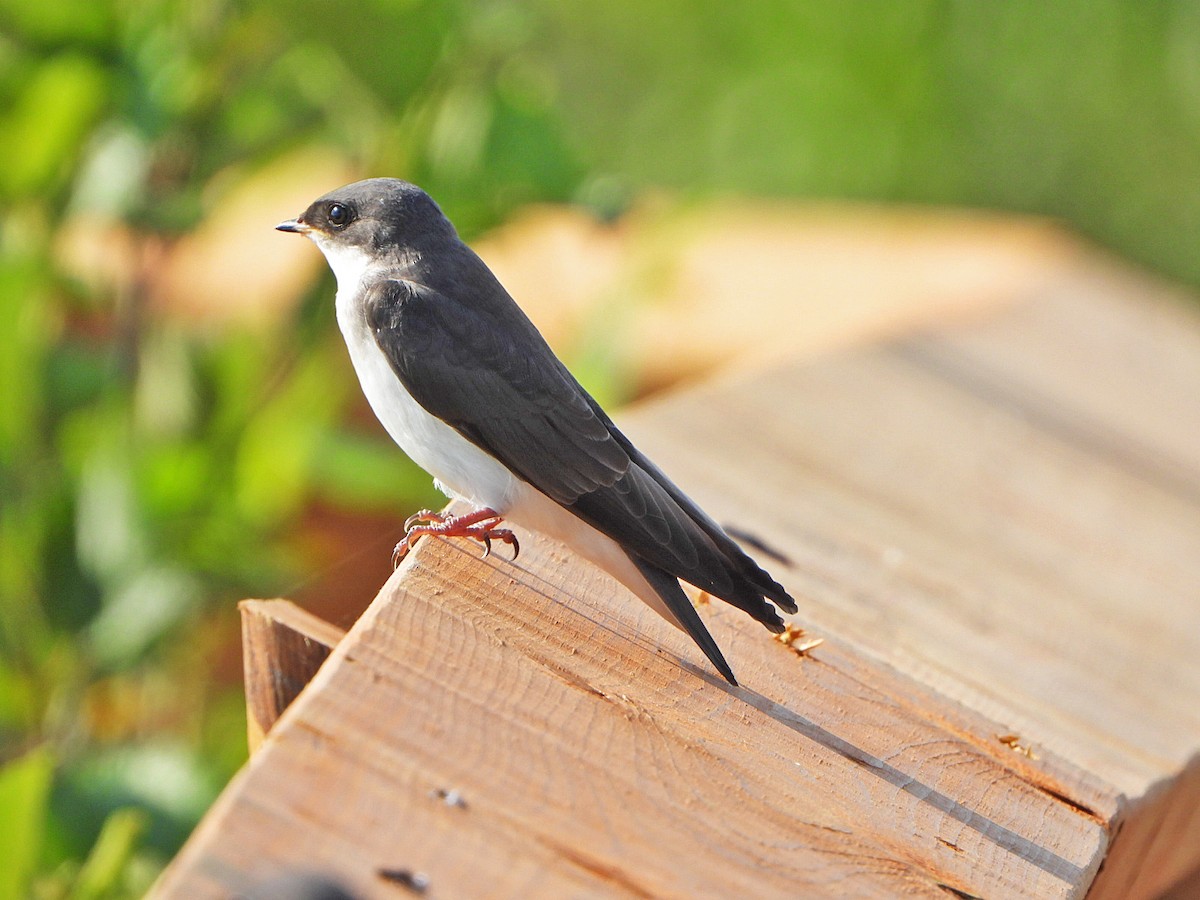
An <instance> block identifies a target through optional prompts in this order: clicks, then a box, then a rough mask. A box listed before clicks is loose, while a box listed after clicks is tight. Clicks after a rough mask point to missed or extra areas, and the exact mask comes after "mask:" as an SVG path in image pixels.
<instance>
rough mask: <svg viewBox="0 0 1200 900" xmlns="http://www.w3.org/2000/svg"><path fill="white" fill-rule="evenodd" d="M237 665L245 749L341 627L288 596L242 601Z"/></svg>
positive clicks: (257, 741)
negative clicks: (241, 672) (239, 665)
mask: <svg viewBox="0 0 1200 900" xmlns="http://www.w3.org/2000/svg"><path fill="white" fill-rule="evenodd" d="M238 609H239V610H240V611H241V614H242V666H243V669H244V671H245V682H246V738H247V742H248V743H249V745H250V752H251V753H254V752H255V751H256V750H257V749H258V748H259V745H261V744H262V740H263V737H264V736H265V735H266V733H267V732H268V731H270V730H271V727H272V726H273V725H274V724H275V722H276V720H277V719H278V718H279V717H280V716H281V715H282V714H283V711H284V710H285V709H287V708H288V706H289V705H290V704H291V702H292V701H293V700H295V699H296V696H297V695H298V694H299V693H300V691H301V690H303V689H304V686H305V685H306V684H308V682H309V681H310V680H311V679H312V677H313V675H315V674H316V673H317V670H318V669H319V668H321V664H322V663H324V662H325V660H326V659H328V658H329V654H330V653H332V652H333V648H334V647H336V646H337V645H338V641H340V640H341V639H342V638H343V637H344V636H345V634H346V633H345V632H344V631H343V630H342V629H340V628H338V627H337V626H335V625H330V624H329V623H328V622H325V621H324V620H322V619H318V618H317V617H316V616H314V615H312V614H311V613H309V612H306V611H305V610H303V609H301V608H300V607H298V606H296V604H294V603H292V602H291V601H290V600H243V601H242V602H241V603H239V604H238Z"/></svg>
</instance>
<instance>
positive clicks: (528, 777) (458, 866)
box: [156, 535, 1117, 897]
mask: <svg viewBox="0 0 1200 900" xmlns="http://www.w3.org/2000/svg"><path fill="white" fill-rule="evenodd" d="M522 537H523V538H526V540H524V541H523V545H525V546H526V547H527V549H526V550H525V551H524V552H523V553H522V556H521V558H520V560H519V561H518V563H517V564H515V565H512V564H508V563H505V562H503V561H501V560H498V559H495V558H493V559H489V560H486V561H480V560H478V559H477V558H476V557H475V555H474V553H473V552H471V551H469V550H468V549H467V548H464V547H462V546H460V545H452V544H448V543H446V542H442V541H436V542H431V543H428V544H426V545H423V546H422V547H421V549H420V550H419V551H418V552H417V553H415V554H414V555H413V557H412V558H411V561H410V562H406V564H405V566H404V567H402V569H401V571H400V572H398V573H397V575H396V576H395V577H394V578H393V579H392V580H391V581H390V582H389V583H388V585H387V587H386V588H385V591H384V593H383V594H381V596H380V598H379V600H378V601H377V602H376V603H375V604H373V605H372V607H371V609H370V611H368V613H367V614H366V615H365V616H364V617H363V619H362V620H360V622H359V623H358V624H357V625H356V626H355V627H354V628H353V629H352V630H351V632H350V633H349V634H348V636H347V638H346V639H345V640H344V641H343V642H342V644H341V645H340V646H339V647H338V649H337V651H336V652H335V654H334V656H333V657H332V658H331V660H330V664H329V665H328V666H326V667H325V668H323V669H322V671H321V672H320V673H319V674H318V676H317V679H316V680H315V681H314V683H313V689H312V690H310V691H308V692H306V693H305V694H304V695H303V696H302V697H301V698H300V699H299V700H298V701H297V702H296V704H295V705H294V706H293V707H292V708H291V709H290V710H289V711H288V712H287V713H286V714H285V715H284V718H283V719H282V720H281V722H280V723H279V725H278V726H277V728H276V731H275V732H274V733H273V735H272V739H271V740H270V741H269V742H268V743H267V744H266V745H265V746H264V747H263V749H262V750H261V751H260V753H259V754H258V755H257V756H256V757H255V758H254V760H253V761H252V763H251V765H250V767H249V768H248V770H247V771H246V772H245V773H243V775H242V776H241V777H240V778H239V780H238V781H237V782H235V784H234V785H233V786H232V787H231V789H230V791H229V792H227V794H226V796H225V797H224V798H223V800H222V805H221V807H220V808H218V809H216V810H214V812H213V813H212V814H211V815H210V816H209V818H208V819H207V820H206V824H205V825H204V826H203V827H202V829H201V831H200V832H198V833H197V835H196V836H195V837H194V838H193V840H192V841H191V842H190V843H189V847H188V848H187V850H185V852H184V854H183V855H182V856H181V857H180V858H179V860H177V862H176V864H175V866H174V867H173V869H172V871H171V872H170V873H169V874H168V876H167V877H166V878H165V879H164V881H163V882H162V883H161V884H160V886H159V889H158V891H157V892H156V894H157V895H158V896H166V897H169V896H188V897H221V896H227V895H228V894H229V893H231V892H235V893H236V892H238V891H241V890H246V889H248V886H249V885H252V884H253V883H256V882H257V881H258V880H261V879H265V878H270V877H273V876H275V875H278V874H279V869H280V867H281V866H285V865H289V864H290V865H293V866H299V865H301V864H303V865H304V866H305V867H306V869H308V870H314V869H315V870H317V871H322V872H327V873H330V874H332V875H334V876H335V877H337V878H338V879H339V880H340V881H341V882H342V883H343V884H345V885H346V886H347V887H348V888H349V889H350V890H351V891H353V892H354V893H355V894H356V895H359V896H385V895H386V893H385V891H384V890H383V886H382V885H381V884H380V882H379V880H378V877H377V875H376V872H377V870H378V869H379V868H381V867H391V868H406V869H409V870H411V871H419V872H422V873H425V874H427V875H428V877H429V878H430V883H431V890H436V892H437V894H438V895H439V896H451V897H452V896H464V897H466V896H479V895H480V894H483V893H487V894H490V895H493V896H564V895H566V894H571V893H578V892H580V891H583V892H585V893H602V894H613V895H633V896H683V895H687V896H795V895H796V893H797V892H799V893H801V894H803V893H806V892H808V893H811V892H813V891H817V890H819V889H821V888H822V887H824V888H828V887H829V886H830V885H834V884H836V885H838V886H839V887H838V890H839V893H840V894H841V895H842V896H894V895H895V892H896V891H897V889H902V890H903V891H904V892H905V893H907V894H911V895H913V896H930V897H945V896H947V889H952V890H954V891H962V892H965V893H967V894H976V895H985V896H1002V895H1011V894H1013V893H1015V892H1017V891H1019V890H1026V889H1033V890H1035V891H1036V892H1037V893H1038V894H1039V895H1040V896H1045V897H1071V896H1080V895H1081V891H1082V887H1083V886H1084V885H1086V884H1087V883H1088V882H1090V880H1091V878H1092V876H1093V875H1094V872H1095V870H1096V867H1097V866H1098V865H1099V862H1100V860H1101V859H1102V858H1103V855H1104V852H1105V849H1106V846H1107V833H1108V832H1107V829H1108V826H1109V823H1111V821H1112V819H1113V817H1114V816H1115V815H1116V812H1117V801H1116V797H1115V795H1114V794H1113V793H1112V792H1111V791H1109V790H1107V789H1106V788H1105V787H1104V786H1102V785H1100V784H1098V783H1097V782H1096V781H1095V780H1094V779H1091V778H1090V777H1089V776H1087V775H1086V774H1085V773H1082V772H1080V771H1078V770H1074V769H1072V768H1071V767H1070V766H1064V765H1062V764H1061V763H1060V762H1059V761H1058V760H1057V759H1056V758H1054V757H1053V756H1052V755H1051V754H1049V753H1046V754H1044V755H1042V756H1041V757H1040V758H1038V759H1029V758H1026V757H1024V756H1022V755H1021V754H1019V753H1015V752H1013V751H1012V750H1010V749H1009V748H1008V747H1006V746H1005V745H1004V744H1002V743H1001V742H1000V741H998V740H997V739H996V736H997V734H998V733H999V728H998V726H997V725H996V724H995V723H992V722H990V721H987V720H985V719H983V718H982V717H980V716H978V715H976V714H974V713H971V712H969V711H968V710H965V709H963V708H961V707H959V706H957V705H956V704H953V703H948V702H946V701H945V700H944V699H942V698H939V697H937V696H936V695H935V694H932V693H931V692H929V691H928V690H927V689H925V688H923V687H922V686H921V685H919V684H917V683H916V682H913V681H911V680H910V679H907V678H904V677H902V676H899V675H897V674H896V673H895V672H894V671H892V670H891V669H889V668H887V667H886V666H879V665H878V664H874V663H870V662H869V661H865V660H863V659H861V658H860V657H859V656H858V655H857V654H856V653H855V652H854V651H853V650H852V649H850V648H847V647H845V646H843V645H841V644H840V643H839V642H835V641H830V642H827V643H826V644H824V645H822V646H821V647H820V649H819V650H818V651H815V652H814V654H813V655H812V657H810V658H801V657H799V656H798V655H797V654H795V653H794V652H792V651H791V650H789V649H788V648H787V647H784V646H783V645H781V644H779V643H778V642H776V641H773V640H772V639H771V636H770V635H769V634H768V633H767V632H765V631H764V630H763V629H762V628H761V627H760V626H758V625H757V624H755V623H753V622H749V621H747V620H745V618H744V617H736V616H734V615H732V614H730V613H728V612H726V611H723V610H718V609H716V608H715V607H712V606H709V607H705V614H706V616H707V618H708V620H709V622H710V623H711V624H712V626H713V628H714V633H715V635H716V637H717V639H718V640H719V641H721V642H722V644H723V645H724V646H725V647H727V648H728V649H729V651H730V653H731V655H732V658H734V659H736V660H737V664H738V665H739V668H740V674H741V676H742V679H743V681H744V684H745V685H746V686H745V687H743V688H737V689H735V688H730V687H729V686H727V685H725V684H724V683H723V682H721V681H720V679H719V678H717V677H716V676H714V675H713V674H711V673H710V672H709V671H708V669H707V667H706V666H704V664H703V660H702V658H700V657H699V656H698V655H697V653H696V651H695V650H694V648H692V647H691V646H690V645H689V644H688V642H687V641H686V639H685V638H683V636H682V635H679V634H677V633H676V632H674V631H673V630H672V629H669V628H668V627H667V626H666V625H665V624H663V623H662V622H661V621H659V620H657V619H656V617H654V616H653V614H652V613H650V612H649V611H648V610H644V609H642V608H641V607H640V604H634V603H631V602H630V601H629V600H628V598H626V597H624V596H622V595H621V593H620V592H619V591H618V590H616V589H615V586H614V585H613V584H612V583H611V582H610V581H609V580H608V579H607V578H605V577H604V576H602V575H600V574H599V573H597V572H595V571H594V570H590V569H587V568H584V567H583V566H582V565H581V564H579V563H578V562H576V561H575V560H574V558H573V557H570V556H569V554H568V553H567V552H566V551H565V549H564V548H561V547H559V546H556V545H554V544H552V543H550V542H547V541H545V540H535V539H533V538H532V536H528V535H522ZM300 785H309V786H315V785H320V789H319V790H313V789H311V788H310V789H301V788H300V787H299V786H300ZM449 790H454V791H457V792H458V793H459V795H460V796H461V797H463V798H465V802H466V804H467V805H466V807H465V808H463V807H459V806H448V805H447V804H446V802H445V801H444V799H442V798H440V797H439V791H442V792H445V791H449ZM881 809H885V810H886V811H887V813H886V815H879V810H881Z"/></svg>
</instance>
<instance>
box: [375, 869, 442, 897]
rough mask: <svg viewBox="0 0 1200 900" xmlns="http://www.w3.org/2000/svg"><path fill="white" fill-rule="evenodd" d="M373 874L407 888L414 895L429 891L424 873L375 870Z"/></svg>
mask: <svg viewBox="0 0 1200 900" xmlns="http://www.w3.org/2000/svg"><path fill="white" fill-rule="evenodd" d="M375 874H376V875H378V876H379V877H380V878H382V879H383V880H384V881H390V882H391V883H392V884H398V885H400V886H401V887H404V888H408V889H409V890H410V891H412V892H413V893H414V894H423V893H425V892H426V891H427V890H429V876H428V875H426V874H425V873H424V872H414V871H413V870H412V869H388V868H381V869H376V870H375Z"/></svg>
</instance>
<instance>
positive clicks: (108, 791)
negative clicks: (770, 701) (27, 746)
mask: <svg viewBox="0 0 1200 900" xmlns="http://www.w3.org/2000/svg"><path fill="white" fill-rule="evenodd" d="M244 737H245V736H244V734H239V735H238V736H237V739H238V740H239V741H241V740H244ZM217 788H218V784H217V783H216V782H215V780H214V778H213V777H212V773H211V772H210V771H209V770H208V769H207V768H206V767H205V765H204V761H203V760H201V759H199V758H198V757H197V756H196V755H195V753H194V752H193V751H191V750H189V749H188V748H186V747H184V746H183V745H181V744H179V743H177V742H169V741H161V740H160V741H157V742H146V743H144V744H141V745H139V746H126V747H118V748H112V749H97V750H96V751H94V752H93V753H91V754H89V755H88V757H87V758H85V759H81V760H79V761H78V762H76V763H74V764H72V765H71V766H69V767H68V768H67V769H66V770H65V771H64V772H63V776H62V783H61V784H60V785H59V786H58V788H57V789H56V791H55V796H54V798H53V801H52V803H53V810H54V815H55V818H56V820H57V821H58V822H59V823H60V825H61V827H63V828H64V829H66V830H68V831H69V832H71V833H72V835H73V841H74V843H76V844H82V845H83V846H84V847H85V848H88V847H91V846H93V844H94V843H95V841H96V840H97V839H98V837H99V835H100V833H101V831H102V829H103V826H104V823H105V821H106V820H107V819H108V817H109V816H110V815H111V814H112V813H113V812H115V811H117V810H120V809H125V808H128V807H136V808H137V809H140V810H142V811H143V812H144V813H145V815H146V816H147V817H148V824H147V826H146V831H145V843H146V845H147V846H149V847H152V848H156V849H158V850H161V851H163V852H166V853H173V852H174V850H175V849H176V848H177V847H178V846H179V844H180V843H181V842H182V840H183V838H185V837H186V836H187V834H188V833H189V832H190V831H191V828H192V825H193V824H194V823H195V822H196V821H198V820H199V818H200V815H201V813H203V812H204V810H205V809H206V808H207V806H208V804H209V803H211V802H212V799H213V797H215V796H216V793H217Z"/></svg>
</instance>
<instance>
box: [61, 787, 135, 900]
mask: <svg viewBox="0 0 1200 900" xmlns="http://www.w3.org/2000/svg"><path fill="white" fill-rule="evenodd" d="M148 823H149V817H148V816H147V815H146V813H145V811H144V810H140V809H118V810H116V811H115V812H113V813H112V814H111V815H110V816H109V817H108V819H106V820H105V822H104V827H103V828H102V829H101V830H100V836H99V837H98V838H97V839H96V843H95V845H94V846H93V847H92V852H91V853H89V854H88V858H87V860H86V861H85V862H84V864H83V868H82V869H80V871H79V877H78V878H77V879H76V881H75V887H74V890H73V892H72V895H71V896H72V897H73V898H74V900H100V898H103V897H111V896H114V895H115V894H116V893H117V891H118V890H119V889H120V888H121V887H122V886H123V883H124V880H125V870H126V867H127V866H128V865H129V861H130V859H131V858H132V857H133V853H134V851H135V850H136V849H137V845H138V842H139V841H140V840H141V837H142V835H143V834H144V833H145V831H146V826H147V824H148Z"/></svg>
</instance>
